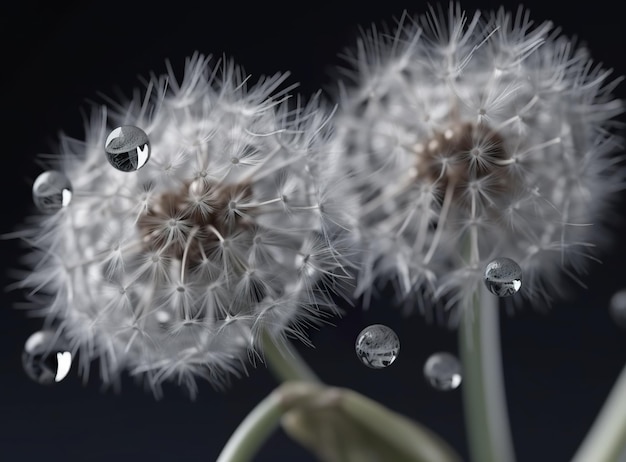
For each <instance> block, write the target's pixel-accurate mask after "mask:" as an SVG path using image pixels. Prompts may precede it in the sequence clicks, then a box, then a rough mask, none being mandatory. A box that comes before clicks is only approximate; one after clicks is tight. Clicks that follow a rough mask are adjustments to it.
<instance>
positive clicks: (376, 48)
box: [336, 3, 626, 325]
mask: <svg viewBox="0 0 626 462" xmlns="http://www.w3.org/2000/svg"><path fill="white" fill-rule="evenodd" d="M345 58H346V61H347V64H346V67H345V69H344V73H345V75H346V77H347V81H348V83H346V84H343V85H342V86H340V98H341V105H340V110H339V113H338V116H337V121H336V127H337V137H336V143H337V144H338V146H339V148H338V149H340V150H344V151H345V156H344V157H343V158H342V164H341V168H342V169H343V171H344V172H345V174H346V176H347V177H349V178H350V181H349V184H350V187H351V191H352V195H353V197H355V198H357V200H358V202H359V203H360V207H359V208H358V212H357V215H358V216H357V218H356V220H357V222H358V226H357V228H358V233H359V236H360V238H361V239H362V241H363V242H365V243H367V244H366V246H367V249H368V250H367V252H366V253H365V259H364V262H363V265H362V268H361V272H360V275H359V281H358V289H357V295H365V297H366V303H367V299H368V298H369V297H371V296H372V294H373V292H374V291H375V289H376V284H380V285H383V286H384V285H385V284H386V283H387V282H391V283H393V285H394V288H395V291H396V293H397V294H398V296H399V298H400V300H402V301H404V302H405V303H406V307H407V309H408V310H414V309H417V310H420V311H422V312H424V313H428V314H429V315H432V313H430V310H431V308H432V307H433V306H435V305H437V306H443V307H444V308H445V309H446V310H448V314H449V315H450V317H449V319H448V321H449V322H450V323H451V324H452V325H454V324H455V322H456V319H457V318H456V316H455V313H456V311H455V310H454V309H453V308H455V307H456V306H458V304H457V302H458V300H459V299H460V298H462V297H465V296H468V294H471V293H472V292H473V291H474V289H475V288H476V287H477V284H480V273H481V271H483V269H484V267H485V265H486V263H487V262H489V261H490V260H492V259H493V258H495V257H508V258H511V259H513V260H515V261H516V262H517V263H519V265H520V266H521V268H522V270H523V274H524V281H525V282H524V288H522V290H521V291H520V293H521V294H522V293H523V295H524V296H525V298H527V299H531V300H534V301H540V300H541V301H542V302H545V301H550V299H552V298H554V297H557V296H559V293H560V289H561V288H562V287H563V286H562V284H561V282H560V277H559V276H561V275H563V274H567V275H569V276H571V277H572V278H573V279H574V280H578V276H577V275H578V274H580V273H581V272H582V271H583V270H584V267H585V263H586V260H589V259H590V258H593V255H592V247H593V245H594V243H595V242H597V241H598V240H599V238H601V236H602V233H603V230H602V229H601V222H602V217H603V213H604V212H605V211H606V210H607V207H606V206H607V205H608V203H610V202H611V200H612V199H614V198H615V193H616V192H617V191H619V190H621V189H622V188H623V186H624V177H625V173H626V172H625V170H624V167H623V166H621V165H620V164H619V161H620V159H619V158H616V157H615V156H614V155H613V154H615V152H616V151H617V150H618V148H619V140H618V138H617V137H616V136H615V135H614V133H615V128H616V127H617V126H618V125H617V123H616V121H615V120H614V118H615V117H616V116H617V115H619V114H621V113H622V111H623V105H622V102H621V101H618V100H616V99H615V98H614V97H613V96H612V94H611V93H612V91H613V90H614V88H615V86H616V85H617V83H618V81H619V80H612V79H611V77H610V71H607V70H605V69H603V68H602V67H601V66H600V65H596V64H594V63H593V62H592V61H591V60H590V58H589V55H588V53H587V52H586V50H584V49H582V48H577V47H575V45H574V44H573V42H571V41H570V40H568V39H567V38H564V37H562V36H560V35H559V34H558V31H557V30H556V29H554V28H553V26H552V24H551V23H549V22H545V23H539V24H535V23H533V21H532V20H531V19H530V16H529V13H528V11H526V10H524V9H522V8H520V9H519V10H518V11H517V12H516V13H515V14H511V13H508V12H506V11H504V10H502V9H500V10H498V11H497V12H492V13H488V14H486V15H484V14H480V12H477V13H475V14H474V15H468V14H466V13H465V12H464V11H463V10H462V9H461V7H460V6H459V5H457V4H455V3H451V4H450V7H449V8H448V9H447V10H445V11H444V10H443V9H441V8H440V9H435V8H431V10H430V12H429V14H426V15H424V16H420V17H417V18H415V19H411V18H409V17H408V16H406V15H405V16H403V17H402V18H401V19H400V21H399V22H398V24H397V26H396V27H395V28H393V29H391V28H390V29H383V30H379V29H377V28H376V27H374V28H372V29H370V30H369V31H368V32H366V33H365V34H364V35H363V37H362V38H361V39H360V40H359V41H358V42H357V45H356V47H355V48H354V49H353V50H350V51H348V52H347V53H346V55H345ZM599 225H600V226H599ZM514 298H517V299H518V300H519V297H514ZM540 304H541V303H538V305H540ZM434 312H435V313H436V314H438V315H441V314H442V313H446V311H445V310H438V309H437V310H434ZM456 314H458V313H456Z"/></svg>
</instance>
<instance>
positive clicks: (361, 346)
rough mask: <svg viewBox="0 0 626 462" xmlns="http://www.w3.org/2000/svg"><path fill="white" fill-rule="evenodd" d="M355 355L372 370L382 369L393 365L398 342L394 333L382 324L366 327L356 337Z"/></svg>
mask: <svg viewBox="0 0 626 462" xmlns="http://www.w3.org/2000/svg"><path fill="white" fill-rule="evenodd" d="M355 350H356V355H357V356H358V358H359V359H360V360H361V362H362V363H363V364H365V365H366V366H367V367H371V368H372V369H382V368H385V367H387V366H389V365H391V363H393V362H394V361H395V360H396V358H397V357H398V353H399V352H400V340H399V339H398V336H397V335H396V333H395V332H394V331H393V330H391V329H390V328H389V327H387V326H384V325H382V324H374V325H371V326H368V327H366V328H365V329H363V330H362V331H361V333H360V334H359V335H358V336H357V339H356V344H355Z"/></svg>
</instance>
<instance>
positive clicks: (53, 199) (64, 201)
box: [33, 170, 72, 213]
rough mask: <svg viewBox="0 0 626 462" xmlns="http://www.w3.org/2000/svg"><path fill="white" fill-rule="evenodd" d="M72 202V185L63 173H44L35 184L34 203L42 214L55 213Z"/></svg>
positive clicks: (51, 171) (50, 171)
mask: <svg viewBox="0 0 626 462" xmlns="http://www.w3.org/2000/svg"><path fill="white" fill-rule="evenodd" d="M71 200H72V183H70V180H68V179H67V177H66V176H65V175H63V174H62V173H61V172H57V171H55V170H49V171H47V172H43V173H42V174H41V175H39V176H38V177H37V179H36V180H35V182H34V183H33V202H34V203H35V206H37V208H38V209H39V210H41V211H42V212H46V213H54V212H56V211H58V210H61V209H62V208H63V207H67V206H68V205H69V203H70V202H71Z"/></svg>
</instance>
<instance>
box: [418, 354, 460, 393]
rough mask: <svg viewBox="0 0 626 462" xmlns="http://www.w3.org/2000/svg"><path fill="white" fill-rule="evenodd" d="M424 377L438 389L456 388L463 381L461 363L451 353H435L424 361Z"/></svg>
mask: <svg viewBox="0 0 626 462" xmlns="http://www.w3.org/2000/svg"><path fill="white" fill-rule="evenodd" d="M424 377H425V378H426V380H427V381H428V383H429V384H430V386H432V387H433V388H434V389H436V390H441V391H448V390H454V389H455V388H458V386H459V385H460V384H461V381H462V376H461V363H460V362H459V360H458V359H456V357H455V356H454V355H451V354H450V353H446V352H441V353H435V354H433V355H431V356H430V357H429V358H428V359H427V360H426V362H425V363H424Z"/></svg>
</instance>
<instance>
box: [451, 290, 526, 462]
mask: <svg viewBox="0 0 626 462" xmlns="http://www.w3.org/2000/svg"><path fill="white" fill-rule="evenodd" d="M498 305H499V304H498V298H497V297H496V296H494V295H493V294H491V293H489V292H488V291H487V290H486V288H485V287H484V285H483V284H480V288H478V289H477V290H476V292H475V293H474V295H473V297H472V299H471V302H470V303H467V305H466V306H464V307H462V308H463V316H462V320H461V326H460V327H459V348H460V356H461V362H462V364H463V385H462V388H463V404H464V407H465V421H466V425H465V426H466V431H467V435H468V443H469V450H470V454H471V459H472V460H473V461H474V462H513V461H514V460H515V456H514V452H513V444H512V438H511V432H510V429H509V418H508V412H507V406H506V396H505V393H504V383H503V376H502V358H501V353H500V330H499V307H498Z"/></svg>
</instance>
